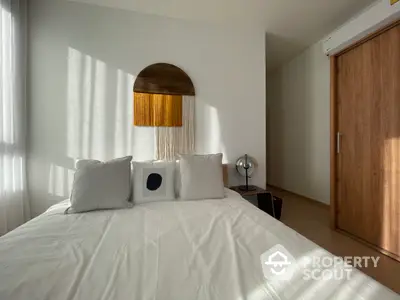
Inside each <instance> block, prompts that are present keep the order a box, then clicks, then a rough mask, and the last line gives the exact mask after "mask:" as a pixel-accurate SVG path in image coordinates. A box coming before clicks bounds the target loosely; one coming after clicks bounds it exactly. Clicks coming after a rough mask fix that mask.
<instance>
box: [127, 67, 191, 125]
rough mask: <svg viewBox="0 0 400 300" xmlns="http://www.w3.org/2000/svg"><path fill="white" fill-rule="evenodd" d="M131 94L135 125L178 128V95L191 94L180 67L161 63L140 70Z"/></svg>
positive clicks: (187, 78)
mask: <svg viewBox="0 0 400 300" xmlns="http://www.w3.org/2000/svg"><path fill="white" fill-rule="evenodd" d="M133 92H134V125H135V126H157V127H180V126H182V125H183V120H182V111H183V102H182V101H183V100H182V96H194V95H195V91H194V86H193V83H192V80H191V79H190V77H189V76H188V75H187V74H186V73H185V72H184V71H182V70H181V69H180V68H178V67H176V66H174V65H171V64H165V63H158V64H154V65H151V66H148V67H147V68H145V69H144V70H143V71H141V72H140V73H139V75H138V77H137V79H136V81H135V84H134V86H133Z"/></svg>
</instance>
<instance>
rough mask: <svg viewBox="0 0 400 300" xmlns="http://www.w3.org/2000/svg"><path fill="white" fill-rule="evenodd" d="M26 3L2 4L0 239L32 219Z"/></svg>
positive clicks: (20, 0) (10, 0)
mask: <svg viewBox="0 0 400 300" xmlns="http://www.w3.org/2000/svg"><path fill="white" fill-rule="evenodd" d="M26 22H27V3H26V0H25V1H24V0H0V235H3V234H5V233H6V232H8V231H10V230H12V229H14V228H16V227H18V226H19V225H21V224H23V223H24V222H25V221H27V220H28V219H29V215H30V214H29V204H28V200H27V197H26V171H25V145H26V103H25V101H26V64H27V54H26V31H27V23H26Z"/></svg>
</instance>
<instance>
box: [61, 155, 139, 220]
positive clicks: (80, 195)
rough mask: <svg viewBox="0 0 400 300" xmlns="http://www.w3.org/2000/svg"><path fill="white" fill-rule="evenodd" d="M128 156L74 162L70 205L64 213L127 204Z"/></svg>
mask: <svg viewBox="0 0 400 300" xmlns="http://www.w3.org/2000/svg"><path fill="white" fill-rule="evenodd" d="M131 160H132V157H131V156H128V157H124V158H119V159H115V160H111V161H109V162H104V163H103V162H100V161H95V160H81V161H78V162H77V163H76V166H77V170H76V172H75V177H74V183H73V187H72V193H71V207H70V208H69V209H67V211H66V213H81V212H88V211H92V210H102V209H120V208H130V207H132V203H130V202H129V200H130V196H131Z"/></svg>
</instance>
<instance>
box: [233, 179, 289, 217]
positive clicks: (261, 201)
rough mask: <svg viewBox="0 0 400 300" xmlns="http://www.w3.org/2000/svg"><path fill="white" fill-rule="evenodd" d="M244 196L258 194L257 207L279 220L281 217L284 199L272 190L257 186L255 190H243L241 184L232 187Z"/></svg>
mask: <svg viewBox="0 0 400 300" xmlns="http://www.w3.org/2000/svg"><path fill="white" fill-rule="evenodd" d="M230 189H231V190H232V191H235V192H237V193H239V194H240V195H241V196H242V197H243V198H246V197H251V196H257V207H258V208H259V209H261V210H262V211H264V212H266V213H267V214H269V215H270V216H272V217H274V218H275V219H277V220H280V219H281V215H282V205H283V200H282V199H280V198H277V197H274V196H273V195H272V194H271V193H270V192H268V191H267V190H264V189H262V188H259V187H257V189H256V190H254V191H242V190H241V189H240V188H239V186H232V187H230Z"/></svg>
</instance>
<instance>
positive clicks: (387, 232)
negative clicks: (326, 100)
mask: <svg viewBox="0 0 400 300" xmlns="http://www.w3.org/2000/svg"><path fill="white" fill-rule="evenodd" d="M335 63H336V64H335V67H336V70H335V72H336V74H334V76H336V78H335V87H334V88H335V89H336V91H335V93H333V94H334V96H335V98H336V118H337V119H336V129H337V139H336V142H337V144H336V145H335V147H336V148H337V149H336V151H337V154H336V156H335V160H336V161H335V163H336V166H335V167H336V174H335V175H336V182H335V185H336V186H335V189H336V190H335V193H334V194H335V198H336V199H335V200H336V202H335V203H334V204H333V205H336V212H335V216H334V217H335V218H336V220H335V224H336V227H337V228H339V229H341V230H343V231H345V232H348V233H350V234H351V235H353V236H356V237H358V238H361V239H363V240H365V241H367V242H368V243H370V244H373V245H375V246H377V247H379V248H381V249H383V250H385V251H388V252H390V253H392V254H394V255H395V256H398V257H400V25H397V26H395V27H392V28H390V29H389V30H386V31H383V32H382V33H380V34H379V35H376V36H374V37H373V38H371V39H369V40H367V41H365V42H363V43H360V44H359V45H357V46H356V47H353V48H351V49H350V50H348V51H346V52H344V53H343V54H341V55H339V56H337V57H336V61H335Z"/></svg>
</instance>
